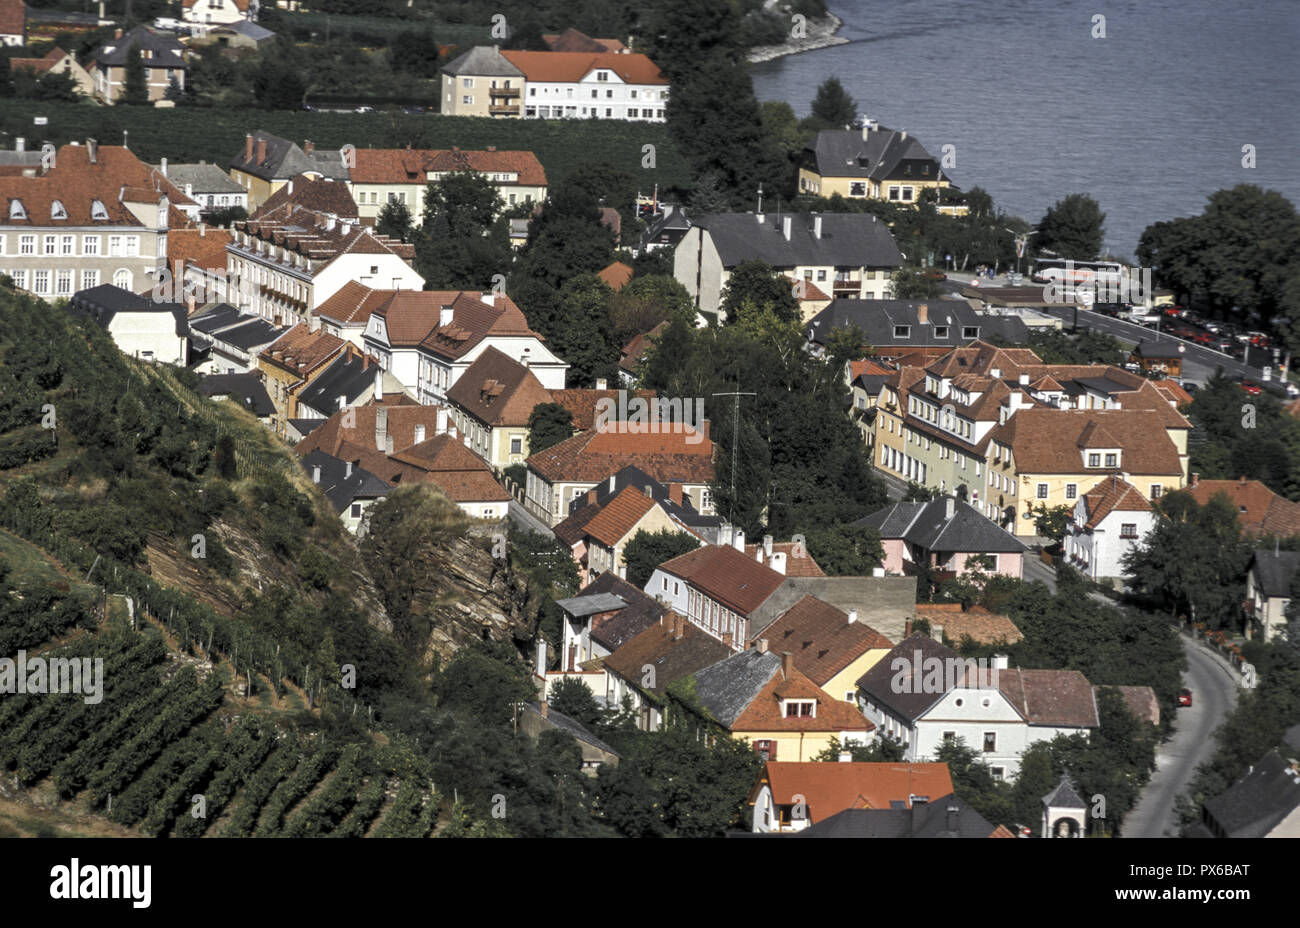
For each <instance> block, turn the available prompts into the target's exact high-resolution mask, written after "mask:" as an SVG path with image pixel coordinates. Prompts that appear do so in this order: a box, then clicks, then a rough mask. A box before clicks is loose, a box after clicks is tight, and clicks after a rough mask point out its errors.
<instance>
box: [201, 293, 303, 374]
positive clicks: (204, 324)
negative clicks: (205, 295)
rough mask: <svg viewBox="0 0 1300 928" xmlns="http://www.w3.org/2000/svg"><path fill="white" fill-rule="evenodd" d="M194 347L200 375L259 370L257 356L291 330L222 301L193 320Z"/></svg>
mask: <svg viewBox="0 0 1300 928" xmlns="http://www.w3.org/2000/svg"><path fill="white" fill-rule="evenodd" d="M189 330H190V350H191V352H192V355H193V356H194V357H196V358H198V361H197V363H196V364H195V366H194V370H195V371H197V372H198V373H200V374H237V373H242V372H246V371H253V370H256V369H257V356H258V354H259V353H260V352H261V351H262V350H263V349H264V348H266V346H268V345H271V344H273V343H275V342H276V341H278V340H279V339H280V337H281V336H283V335H284V334H285V333H286V332H288V331H289V330H288V329H286V328H284V327H283V326H275V325H272V324H271V323H269V322H267V321H266V320H265V319H263V318H262V317H261V316H254V315H251V314H249V313H241V312H240V311H239V310H238V309H236V308H235V307H233V306H230V305H228V304H226V303H218V304H216V305H215V306H211V307H209V308H207V309H205V310H203V311H202V312H201V313H199V314H197V315H194V316H191V317H190V320H189Z"/></svg>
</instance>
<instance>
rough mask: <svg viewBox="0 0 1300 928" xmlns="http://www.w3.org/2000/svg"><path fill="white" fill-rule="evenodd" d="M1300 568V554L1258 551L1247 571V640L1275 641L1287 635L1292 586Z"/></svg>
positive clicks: (1245, 605)
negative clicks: (1280, 636) (1287, 611)
mask: <svg viewBox="0 0 1300 928" xmlns="http://www.w3.org/2000/svg"><path fill="white" fill-rule="evenodd" d="M1297 568H1300V552H1297V551H1267V550H1265V551H1256V552H1255V554H1254V556H1253V557H1252V558H1251V560H1250V568H1249V570H1247V572H1246V601H1245V602H1244V603H1242V607H1243V610H1244V611H1245V614H1246V637H1247V638H1250V639H1252V640H1255V639H1258V640H1261V641H1275V640H1277V638H1278V636H1279V634H1283V633H1285V632H1286V626H1287V616H1286V609H1287V606H1289V605H1290V604H1291V583H1292V581H1293V580H1294V579H1295V574H1296V570H1297Z"/></svg>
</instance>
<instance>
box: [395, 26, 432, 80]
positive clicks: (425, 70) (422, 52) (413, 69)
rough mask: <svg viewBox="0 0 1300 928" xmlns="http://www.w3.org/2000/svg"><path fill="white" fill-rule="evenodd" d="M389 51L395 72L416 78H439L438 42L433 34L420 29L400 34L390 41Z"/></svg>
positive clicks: (404, 31)
mask: <svg viewBox="0 0 1300 928" xmlns="http://www.w3.org/2000/svg"><path fill="white" fill-rule="evenodd" d="M388 51H389V55H390V56H391V57H392V62H393V70H394V71H399V72H401V73H403V74H411V75H413V76H415V77H424V78H433V77H437V76H438V41H437V39H436V38H435V37H434V35H433V33H432V32H430V31H427V30H424V31H421V30H418V29H409V30H403V31H401V32H398V33H397V34H396V35H394V36H393V38H392V39H391V40H390V41H389V44H388Z"/></svg>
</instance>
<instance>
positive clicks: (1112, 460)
mask: <svg viewBox="0 0 1300 928" xmlns="http://www.w3.org/2000/svg"><path fill="white" fill-rule="evenodd" d="M1106 466H1107V467H1117V466H1119V455H1118V454H1108V455H1106Z"/></svg>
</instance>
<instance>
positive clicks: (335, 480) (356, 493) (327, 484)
mask: <svg viewBox="0 0 1300 928" xmlns="http://www.w3.org/2000/svg"><path fill="white" fill-rule="evenodd" d="M322 421H323V420H322ZM302 466H303V469H304V470H306V471H307V475H308V476H311V473H312V468H313V467H320V483H319V484H318V486H319V487H320V488H321V492H322V493H324V494H325V498H326V499H328V500H329V501H330V505H331V506H333V507H334V511H335V512H342V511H343V510H344V509H347V508H348V506H350V505H351V504H352V503H353V502H354V501H356V500H359V499H379V498H380V497H382V496H387V495H388V494H389V493H391V492H392V489H393V487H392V484H390V483H388V482H386V481H384V480H381V479H379V478H378V477H376V476H375V475H374V474H372V473H371V472H370V471H368V470H365V469H364V468H361V467H358V466H357V465H356V464H355V463H353V464H352V468H351V470H352V473H351V474H350V475H349V474H348V462H347V461H343V460H341V459H339V458H336V457H334V456H333V455H332V454H326V453H325V452H324V451H311V452H308V453H307V454H304V455H303V456H302Z"/></svg>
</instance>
